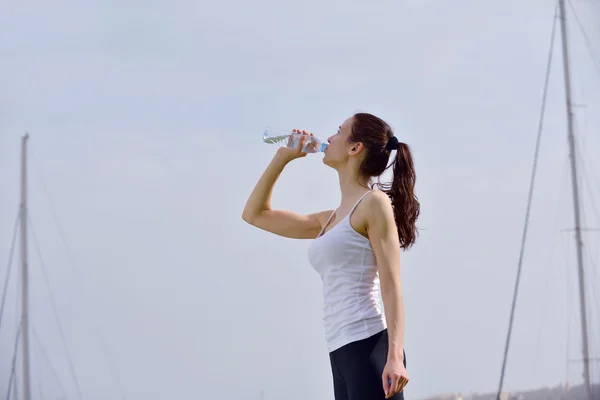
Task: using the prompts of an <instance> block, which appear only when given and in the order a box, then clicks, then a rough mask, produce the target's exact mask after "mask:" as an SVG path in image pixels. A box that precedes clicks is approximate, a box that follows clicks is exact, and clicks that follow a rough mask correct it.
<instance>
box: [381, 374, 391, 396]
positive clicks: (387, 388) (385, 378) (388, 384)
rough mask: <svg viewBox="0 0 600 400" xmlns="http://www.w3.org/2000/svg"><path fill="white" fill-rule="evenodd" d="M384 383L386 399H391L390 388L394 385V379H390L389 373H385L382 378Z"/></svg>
mask: <svg viewBox="0 0 600 400" xmlns="http://www.w3.org/2000/svg"><path fill="white" fill-rule="evenodd" d="M381 380H382V383H383V392H384V393H385V398H386V399H387V398H389V395H388V392H389V391H390V387H391V385H392V379H391V378H390V377H389V375H388V374H387V372H385V371H384V372H383V376H382V377H381Z"/></svg>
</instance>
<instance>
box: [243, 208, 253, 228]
mask: <svg viewBox="0 0 600 400" xmlns="http://www.w3.org/2000/svg"><path fill="white" fill-rule="evenodd" d="M254 218H255V216H254V214H252V213H251V212H249V211H248V210H244V211H243V212H242V219H243V220H244V222H246V223H248V224H250V225H254Z"/></svg>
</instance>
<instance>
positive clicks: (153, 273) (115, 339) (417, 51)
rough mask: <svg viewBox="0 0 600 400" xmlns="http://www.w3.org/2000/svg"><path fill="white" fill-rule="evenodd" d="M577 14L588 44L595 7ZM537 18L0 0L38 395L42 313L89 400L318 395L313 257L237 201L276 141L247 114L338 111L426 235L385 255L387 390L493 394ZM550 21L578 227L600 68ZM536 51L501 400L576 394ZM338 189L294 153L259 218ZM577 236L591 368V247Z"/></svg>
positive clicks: (561, 145) (570, 272)
mask: <svg viewBox="0 0 600 400" xmlns="http://www.w3.org/2000/svg"><path fill="white" fill-rule="evenodd" d="M573 5H574V7H575V9H576V10H577V14H578V15H579V18H580V19H581V23H582V25H583V26H584V27H585V30H586V31H587V34H588V36H589V38H590V40H591V43H592V45H593V46H594V47H595V48H596V49H597V51H598V52H600V40H598V38H600V23H599V21H600V3H598V2H597V1H592V0H573ZM553 13H554V4H553V2H552V1H548V0H528V1H522V0H519V1H517V0H504V1H491V0H486V1H481V0H456V1H452V2H450V1H441V0H438V1H433V0H422V1H416V0H405V1H392V0H380V1H375V2H367V1H357V0H346V1H337V0H336V1H328V2H317V1H315V0H304V1H302V2H300V1H295V2H281V1H274V0H263V1H254V2H245V1H241V0H224V1H220V2H216V1H212V2H206V1H194V2H192V1H189V0H179V1H171V2H169V1H165V0H161V1H159V0H150V1H128V2H119V1H104V2H100V1H87V2H81V1H80V2H74V1H72V2H68V1H55V2H52V4H50V3H48V2H43V1H30V2H27V3H22V2H17V1H15V0H5V1H3V2H2V3H1V4H0V185H1V187H2V190H1V191H0V193H1V194H2V196H1V203H0V222H1V223H0V262H1V264H0V272H1V273H0V277H1V278H2V279H4V276H5V272H6V270H5V266H6V261H7V260H8V254H9V247H10V242H11V236H12V232H13V224H14V219H15V217H16V213H17V208H18V201H19V198H18V196H19V152H20V149H19V146H20V137H21V135H22V134H23V133H24V132H26V131H27V132H29V133H30V135H31V137H30V142H29V143H30V158H31V160H30V175H29V177H30V184H29V188H30V217H31V226H33V230H34V231H35V235H36V237H37V240H38V242H39V245H40V253H41V255H42V258H41V259H42V260H43V264H44V266H45V270H46V272H47V275H48V280H49V282H50V286H51V288H52V297H51V295H50V292H49V291H48V287H47V285H46V281H45V280H44V275H43V272H42V271H43V270H42V268H41V266H42V263H41V262H40V257H38V254H37V252H36V248H35V244H34V240H33V237H30V257H31V321H32V322H31V323H32V325H33V328H34V330H35V332H36V334H37V336H35V335H33V334H32V337H31V349H32V358H33V362H32V363H33V367H32V379H33V386H34V393H38V391H40V392H43V393H45V397H37V398H36V399H41V398H44V399H55V398H58V396H61V395H63V396H66V397H67V398H69V399H78V397H77V394H76V386H75V383H74V379H73V377H72V375H71V372H70V368H69V363H68V362H67V358H66V356H65V351H64V349H63V347H62V342H61V339H60V331H59V329H58V326H57V323H56V319H55V317H54V312H53V307H52V302H51V299H52V298H53V299H54V302H55V305H56V310H57V312H58V315H59V317H60V321H61V324H62V328H63V331H64V335H65V338H66V342H67V345H68V350H69V353H70V354H71V356H72V364H73V366H74V370H75V373H76V375H77V378H78V381H79V386H80V390H81V394H82V398H83V399H86V400H100V399H102V400H105V399H118V398H120V394H121V393H123V394H125V396H126V398H127V399H128V400H136V399H140V400H141V399H143V400H163V399H175V398H195V399H217V398H220V399H241V398H244V399H259V396H260V390H261V389H263V390H264V394H265V400H270V399H288V400H307V399H315V400H320V399H332V398H333V390H332V382H331V372H330V367H329V359H328V355H327V349H326V344H325V340H324V332H323V324H322V319H321V318H322V294H321V282H320V278H319V276H318V275H317V273H316V272H314V271H313V270H312V269H311V267H310V265H309V263H308V261H307V254H306V251H307V248H308V245H309V242H308V241H293V240H289V239H284V238H279V237H276V236H274V235H271V234H268V233H265V232H261V231H258V230H256V229H254V228H252V227H250V226H248V225H246V224H245V223H243V221H242V219H241V212H242V208H243V206H244V203H245V201H246V199H247V196H248V195H249V193H250V191H251V189H252V187H253V185H254V184H255V182H256V180H257V179H258V178H259V176H260V174H261V173H262V171H263V169H264V168H265V167H266V165H267V164H268V163H269V161H270V158H271V157H272V155H273V152H274V151H275V148H274V147H273V146H269V145H266V144H263V143H262V142H261V139H260V138H261V134H262V131H263V129H264V127H265V126H266V125H274V126H279V127H283V128H289V129H292V128H301V129H307V130H311V131H313V132H315V134H317V135H318V136H320V137H322V138H323V139H326V138H327V137H328V136H329V135H331V134H332V133H334V132H335V131H336V129H337V126H338V125H339V124H340V123H341V122H342V121H343V120H344V119H345V118H347V117H348V116H350V115H352V113H354V112H356V111H367V112H372V113H374V114H376V115H379V116H381V117H382V118H384V119H385V120H387V121H388V122H389V123H390V124H391V125H392V126H393V127H394V128H395V132H396V135H397V136H398V137H399V139H400V140H402V141H405V142H406V143H408V144H409V145H411V146H412V148H413V151H414V157H415V162H416V168H417V176H418V179H417V194H418V196H419V198H420V201H421V205H422V216H421V218H420V219H419V222H418V225H419V227H420V228H422V231H421V234H420V237H419V240H418V242H417V244H416V246H415V247H414V248H413V249H411V250H410V251H409V252H406V253H403V254H402V277H403V288H404V293H405V295H404V296H405V307H406V353H407V361H408V371H409V375H410V377H411V382H410V384H409V385H408V387H407V389H406V393H407V398H408V399H419V398H425V397H427V396H430V395H433V394H437V393H447V392H470V391H492V390H495V389H496V387H497V383H498V379H499V374H500V367H501V361H502V353H503V346H504V340H505V335H506V330H507V322H508V316H509V310H510V301H511V297H512V290H513V282H514V279H515V274H516V265H517V258H518V252H519V246H520V240H521V232H522V226H523V221H524V211H525V202H526V198H527V190H528V185H529V178H530V172H531V162H532V156H533V149H534V144H535V135H536V129H537V123H538V117H539V111H540V104H541V93H542V87H543V82H544V72H545V67H546V60H547V53H548V47H549V43H550V32H551V27H552V22H553ZM570 32H571V39H572V40H571V43H572V45H573V52H572V53H573V54H572V62H573V67H572V68H573V70H572V74H573V84H574V96H575V98H574V101H575V103H577V104H579V105H586V106H587V108H578V109H577V111H576V115H577V128H578V135H579V137H580V140H581V142H580V143H581V148H582V149H583V150H584V151H582V152H581V155H582V156H583V159H582V168H584V167H585V168H584V171H585V172H586V174H587V175H586V176H587V178H586V179H583V178H582V184H584V185H588V184H591V186H585V187H584V189H583V197H584V198H585V201H586V204H587V205H588V206H587V207H585V209H584V217H585V223H584V224H585V225H586V226H590V227H597V228H598V227H600V218H598V217H599V207H598V204H600V203H599V202H598V201H600V161H599V160H600V157H599V152H600V136H599V135H598V132H600V120H599V118H598V115H600V112H599V111H600V90H599V89H600V68H599V69H594V64H593V62H592V58H591V57H590V53H589V52H588V50H587V49H586V47H585V46H584V40H583V36H582V35H581V31H580V30H579V28H578V27H577V25H576V24H575V23H573V22H572V23H571V29H570ZM557 39H559V37H557ZM555 50H556V51H555V56H556V57H555V59H554V60H555V62H554V63H553V72H552V77H551V85H550V93H549V100H548V109H547V117H546V120H545V123H546V125H545V126H546V128H545V130H544V136H543V142H542V149H541V158H540V165H539V168H540V169H539V175H538V180H537V186H536V192H535V198H534V203H533V214H532V221H531V228H530V236H529V242H528V247H527V251H526V257H525V264H524V272H523V281H522V287H521V293H520V301H519V304H518V308H517V315H516V321H515V329H514V337H513V343H512V347H511V352H510V358H509V363H508V369H507V378H506V388H508V389H523V388H534V387H539V386H544V385H555V384H558V383H560V382H564V381H566V380H568V381H570V382H572V383H580V382H581V368H580V364H577V363H573V362H568V361H567V359H569V358H580V357H581V355H580V353H579V348H580V343H581V342H580V334H579V330H578V328H579V319H578V309H577V307H576V301H577V292H576V291H575V289H576V285H575V284H576V274H575V272H576V268H575V262H574V257H573V256H574V245H573V243H574V242H573V240H572V238H571V236H569V235H568V234H565V233H562V232H561V230H563V229H567V228H571V227H572V226H573V222H572V207H571V201H572V200H571V192H570V180H569V170H568V163H567V160H568V158H567V157H568V149H567V142H566V123H565V108H564V97H563V89H564V87H563V81H562V68H561V60H560V58H559V57H560V46H559V42H558V41H557V45H556V46H555ZM590 188H592V189H593V190H591V189H590ZM338 190H339V187H338V182H337V177H336V175H335V173H334V172H333V171H332V170H330V169H328V168H326V167H325V166H324V165H323V164H322V162H321V156H320V155H309V156H307V157H306V158H304V159H301V160H297V161H295V162H293V163H292V164H290V165H289V167H288V168H287V169H286V170H285V172H284V173H283V175H282V177H281V181H280V183H279V184H278V186H277V188H276V190H275V194H274V199H273V205H274V206H275V207H280V208H285V209H291V210H296V211H299V212H314V211H319V210H323V209H329V208H335V207H337V206H338V205H339V201H340V197H339V193H338ZM594 199H596V201H595V203H594ZM594 204H595V205H594ZM55 215H57V216H58V219H56V218H55ZM57 221H58V222H59V223H60V227H62V231H63V234H64V238H65V239H66V241H63V239H62V236H61V230H60V228H59V225H58V224H57ZM584 239H585V240H586V241H587V242H586V246H587V247H586V255H590V256H591V257H592V258H593V259H594V260H595V262H596V263H595V270H594V269H592V267H591V266H589V265H588V267H587V272H588V277H589V280H588V282H589V288H590V292H591V291H592V289H594V290H595V294H590V295H589V296H588V297H589V302H590V303H589V313H590V315H591V316H592V317H593V318H592V320H591V321H590V327H591V329H592V332H591V333H590V337H591V338H593V340H592V350H593V356H596V357H598V356H600V341H599V340H598V338H599V337H600V320H599V318H598V315H600V302H599V299H600V294H599V293H598V289H599V288H600V286H599V285H600V270H599V267H598V261H599V260H600V258H598V251H599V250H600V245H599V243H600V233H598V232H596V233H594V232H591V233H586V234H585V236H584ZM13 266H14V269H13V271H12V276H11V281H10V291H9V292H8V298H7V308H6V313H5V316H4V317H3V321H2V325H1V327H0V351H1V353H0V354H2V355H1V356H0V390H2V393H4V390H5V388H6V384H7V382H8V377H9V369H10V358H11V356H12V349H13V345H14V338H15V333H16V329H17V314H16V311H17V307H18V304H17V298H18V297H17V287H18V283H19V281H18V279H17V278H18V270H17V268H18V258H17V259H16V260H15V263H14V265H13ZM37 337H39V341H38V340H37ZM106 351H108V357H106V356H105V354H106V353H105V352H106ZM45 355H47V357H46V356H45ZM107 359H109V360H111V361H112V363H113V365H114V368H111V366H110V363H109V361H107ZM48 360H50V363H49V362H48ZM50 365H52V367H50ZM53 369H54V371H55V372H56V375H57V376H58V378H59V380H60V382H61V384H59V383H58V381H57V379H56V377H55V375H54V373H53ZM594 375H595V377H596V379H600V365H597V366H596V368H595V369H594ZM21 378H22V373H21V370H20V369H19V370H18V380H19V382H21ZM117 378H118V379H119V380H120V385H121V386H122V389H119V384H118V383H117ZM61 385H62V387H61ZM63 388H64V389H63ZM2 395H3V394H2ZM3 396H4V395H3Z"/></svg>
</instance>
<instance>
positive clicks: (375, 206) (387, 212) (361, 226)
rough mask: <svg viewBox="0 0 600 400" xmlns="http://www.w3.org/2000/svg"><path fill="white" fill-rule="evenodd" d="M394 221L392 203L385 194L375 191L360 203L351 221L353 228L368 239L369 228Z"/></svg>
mask: <svg viewBox="0 0 600 400" xmlns="http://www.w3.org/2000/svg"><path fill="white" fill-rule="evenodd" d="M390 216H391V218H392V219H391V222H393V221H394V219H393V218H394V213H393V210H392V203H391V201H390V198H389V197H388V195H387V194H385V192H382V191H381V190H373V191H372V192H371V193H369V194H368V195H367V196H365V198H364V199H363V200H362V201H361V202H360V204H359V205H358V206H357V207H356V211H355V212H354V215H353V216H352V219H351V220H350V223H351V225H352V227H353V228H354V229H355V230H356V231H357V232H358V233H360V234H361V235H363V236H365V237H367V236H368V231H369V227H371V228H372V227H373V226H374V225H375V224H377V223H379V222H383V223H384V224H385V222H386V221H387V220H388V219H389V218H390Z"/></svg>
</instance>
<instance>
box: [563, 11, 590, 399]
mask: <svg viewBox="0 0 600 400" xmlns="http://www.w3.org/2000/svg"><path fill="white" fill-rule="evenodd" d="M558 5H559V8H560V28H561V35H562V52H563V70H564V80H565V97H566V102H567V126H568V135H569V153H570V160H571V185H572V187H573V207H574V212H575V215H574V217H575V242H576V243H575V244H576V249H577V272H578V277H579V303H580V314H581V338H582V349H581V351H582V356H583V379H584V382H585V386H586V389H587V395H588V399H589V400H592V386H591V382H590V355H589V346H588V335H587V311H586V305H585V276H584V269H583V241H582V239H581V212H580V209H579V206H580V203H579V186H578V182H577V162H576V161H577V160H576V154H577V153H576V147H575V133H574V127H573V102H572V97H571V73H570V69H569V40H568V37H567V12H566V7H565V0H559V1H558Z"/></svg>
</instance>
